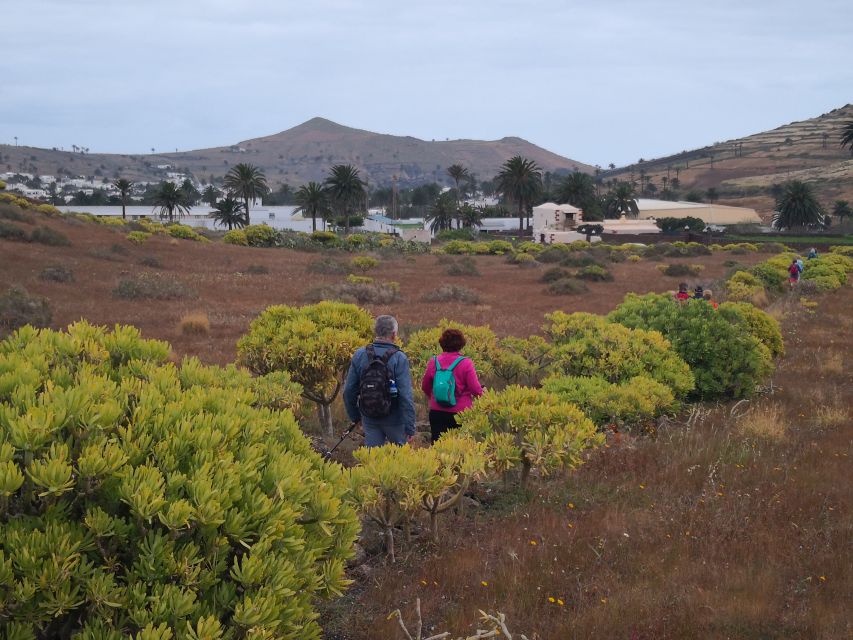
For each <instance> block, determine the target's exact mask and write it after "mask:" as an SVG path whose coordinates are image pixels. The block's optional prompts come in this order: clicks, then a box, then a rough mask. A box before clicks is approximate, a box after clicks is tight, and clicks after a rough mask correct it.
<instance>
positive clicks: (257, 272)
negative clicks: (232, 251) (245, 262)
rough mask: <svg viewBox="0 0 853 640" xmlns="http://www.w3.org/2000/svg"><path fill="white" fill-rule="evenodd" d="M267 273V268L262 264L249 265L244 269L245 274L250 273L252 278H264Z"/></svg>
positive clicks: (268, 270)
mask: <svg viewBox="0 0 853 640" xmlns="http://www.w3.org/2000/svg"><path fill="white" fill-rule="evenodd" d="M269 272H270V269H269V267H267V266H266V265H263V264H250V265H249V266H248V267H246V273H250V274H252V275H253V276H265V275H267V274H268V273H269Z"/></svg>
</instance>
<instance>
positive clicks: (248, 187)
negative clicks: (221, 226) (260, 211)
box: [223, 162, 270, 224]
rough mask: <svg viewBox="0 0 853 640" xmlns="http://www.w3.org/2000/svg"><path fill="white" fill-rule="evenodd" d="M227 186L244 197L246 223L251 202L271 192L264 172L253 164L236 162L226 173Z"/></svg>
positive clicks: (229, 189) (236, 194)
mask: <svg viewBox="0 0 853 640" xmlns="http://www.w3.org/2000/svg"><path fill="white" fill-rule="evenodd" d="M223 184H224V185H225V188H226V189H227V190H228V191H230V192H231V193H233V194H234V195H235V196H239V197H240V198H242V199H243V206H244V207H245V211H244V214H245V216H246V224H249V202H250V201H251V200H254V199H256V198H259V197H260V196H262V195H264V194H265V193H267V192H269V190H270V188H269V187H268V186H267V178H266V176H265V175H264V172H263V171H261V170H260V169H258V167H256V166H255V165H253V164H245V163H242V162H241V163H240V164H235V165H234V166H233V167H231V170H230V171H229V172H228V173H227V174H226V175H225V181H224V182H223Z"/></svg>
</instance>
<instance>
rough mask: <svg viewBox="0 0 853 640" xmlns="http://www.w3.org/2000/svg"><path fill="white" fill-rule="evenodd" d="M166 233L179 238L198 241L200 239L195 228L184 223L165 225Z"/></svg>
mask: <svg viewBox="0 0 853 640" xmlns="http://www.w3.org/2000/svg"><path fill="white" fill-rule="evenodd" d="M166 233H168V234H169V235H170V236H172V237H173V238H178V239H179V240H195V241H199V240H201V239H202V237H201V236H200V235H199V234H198V233H197V232H196V231H195V229H193V228H192V227H190V226H189V225H185V224H177V223H176V224H170V225H168V226H167V227H166Z"/></svg>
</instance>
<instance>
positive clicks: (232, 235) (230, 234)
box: [222, 229, 249, 247]
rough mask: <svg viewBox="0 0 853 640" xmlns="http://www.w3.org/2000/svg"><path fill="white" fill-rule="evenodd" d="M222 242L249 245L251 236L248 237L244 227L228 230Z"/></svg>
mask: <svg viewBox="0 0 853 640" xmlns="http://www.w3.org/2000/svg"><path fill="white" fill-rule="evenodd" d="M222 242H224V243H225V244H236V245H239V246H241V247H247V246H249V238H247V237H246V232H245V231H244V230H243V229H232V230H231V231H226V232H225V235H224V236H222Z"/></svg>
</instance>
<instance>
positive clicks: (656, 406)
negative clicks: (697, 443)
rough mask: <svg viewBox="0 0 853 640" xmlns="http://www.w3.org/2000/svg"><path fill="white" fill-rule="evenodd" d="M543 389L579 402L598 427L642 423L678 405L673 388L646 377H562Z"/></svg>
mask: <svg viewBox="0 0 853 640" xmlns="http://www.w3.org/2000/svg"><path fill="white" fill-rule="evenodd" d="M542 388H543V389H544V390H545V391H549V392H551V393H554V394H556V395H558V396H560V397H561V398H562V399H564V400H565V401H567V402H572V403H574V404H576V405H577V406H578V407H580V408H581V409H582V410H583V412H584V413H586V414H587V415H588V416H589V418H590V419H591V420H592V421H593V422H594V423H595V424H596V425H598V426H604V425H607V424H611V423H615V424H619V425H626V426H633V425H642V424H644V423H648V422H649V421H651V420H653V419H655V418H657V417H658V416H660V415H662V414H664V413H667V412H669V411H672V410H674V409H676V408H677V406H678V402H677V401H676V399H675V396H674V395H673V393H672V389H670V388H669V387H668V386H666V385H665V384H662V383H660V382H658V381H656V380H652V379H651V378H648V377H646V376H636V377H634V378H631V379H630V380H627V381H625V382H620V383H612V382H608V381H607V380H605V379H604V378H602V377H601V376H590V377H584V376H559V377H551V378H548V379H546V380H545V381H544V382H543V384H542Z"/></svg>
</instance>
